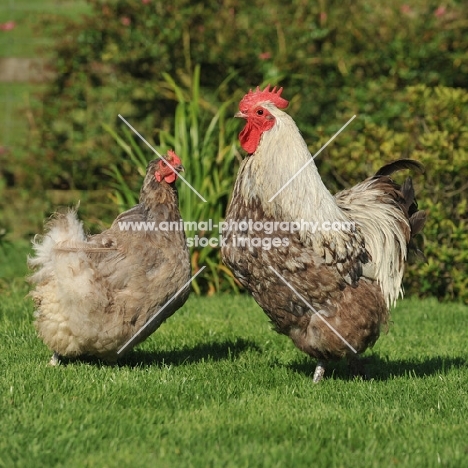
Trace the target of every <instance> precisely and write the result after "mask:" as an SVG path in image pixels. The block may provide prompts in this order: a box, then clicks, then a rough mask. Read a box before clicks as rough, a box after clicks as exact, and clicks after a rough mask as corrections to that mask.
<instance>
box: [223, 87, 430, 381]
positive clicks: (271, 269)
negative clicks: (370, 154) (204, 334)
mask: <svg viewBox="0 0 468 468" xmlns="http://www.w3.org/2000/svg"><path fill="white" fill-rule="evenodd" d="M281 92H282V88H281V89H279V90H276V88H274V89H273V90H270V87H269V86H268V87H267V88H266V89H265V90H263V91H261V90H260V89H259V88H257V89H256V90H255V91H250V92H249V93H248V94H246V95H245V96H244V98H243V99H242V100H241V102H240V105H239V109H240V112H238V113H237V114H236V117H240V118H243V119H245V120H246V125H245V127H244V129H243V130H242V132H241V133H240V135H239V138H240V143H241V145H242V147H243V149H244V150H245V151H246V152H247V153H248V157H247V158H246V159H244V161H243V162H242V164H241V167H240V169H239V173H238V176H237V180H236V183H235V186H234V190H233V194H232V197H231V201H230V203H229V206H228V209H227V213H226V220H225V223H224V229H223V247H222V257H223V260H224V262H225V263H226V264H227V265H228V266H229V267H230V268H231V270H232V271H233V272H234V274H235V276H236V278H238V280H239V281H240V282H241V283H242V285H243V286H244V287H245V288H247V289H248V290H249V291H250V292H251V294H252V296H253V297H254V299H255V300H256V301H257V303H258V304H259V305H260V307H261V308H262V309H263V310H264V311H265V313H266V314H267V315H268V317H269V318H270V320H271V321H272V323H273V325H274V327H275V329H276V330H277V331H278V332H279V333H281V334H284V335H287V336H289V337H290V338H291V339H292V341H293V342H294V344H295V345H296V346H297V347H298V348H299V349H300V350H302V351H304V352H305V353H307V354H308V355H310V356H311V357H313V358H315V359H317V360H318V364H317V367H316V369H315V373H314V382H318V381H320V380H321V379H322V377H323V374H324V372H325V364H326V362H327V361H329V360H336V359H340V358H348V360H349V363H350V365H351V366H354V365H355V364H357V360H356V357H357V355H358V354H360V353H362V352H364V351H365V350H366V348H368V347H369V346H372V345H373V344H374V343H375V341H376V340H377V339H378V337H379V334H380V330H381V327H382V325H385V324H386V323H387V321H388V317H389V308H390V306H391V305H393V304H394V303H395V301H396V299H397V298H398V296H399V295H400V294H402V286H401V283H402V277H403V272H404V264H405V260H406V259H407V255H408V251H409V250H410V249H411V247H412V243H411V242H412V241H411V239H412V238H413V237H414V236H415V235H416V234H417V233H418V232H419V231H420V230H421V229H422V227H423V225H424V222H425V217H426V215H425V213H424V212H422V211H418V210H417V204H416V201H415V198H414V190H413V187H412V182H411V179H410V178H408V179H407V180H406V181H405V182H404V184H403V185H402V186H399V185H397V184H396V183H395V182H394V181H393V180H392V179H391V178H390V177H389V176H390V175H391V174H392V173H393V172H394V171H397V170H400V169H404V168H405V169H406V168H407V169H415V170H417V171H418V172H423V167H422V165H421V164H420V163H418V162H416V161H412V160H399V161H395V162H392V163H389V164H387V165H386V166H384V167H383V168H382V169H380V170H379V171H378V172H377V173H376V174H375V175H374V176H373V177H370V178H368V179H366V180H365V181H364V182H362V183H360V184H358V185H356V186H355V187H353V188H351V189H349V190H345V191H343V192H340V193H338V194H336V195H335V196H332V195H331V194H330V192H329V191H328V190H327V188H326V187H325V185H324V184H323V182H322V180H321V178H320V175H319V173H318V171H317V168H316V166H315V164H314V162H313V158H312V156H311V154H310V152H309V150H308V148H307V145H306V143H305V141H304V140H303V138H302V137H301V135H300V132H299V130H298V128H297V126H296V124H295V123H294V121H293V119H292V118H291V117H290V116H289V115H287V114H286V113H285V112H283V111H282V110H281V109H284V108H285V107H287V105H288V101H287V100H285V99H284V98H282V97H281ZM356 369H357V367H356Z"/></svg>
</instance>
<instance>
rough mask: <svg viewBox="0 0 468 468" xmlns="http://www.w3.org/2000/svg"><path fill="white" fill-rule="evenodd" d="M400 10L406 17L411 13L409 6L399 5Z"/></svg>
mask: <svg viewBox="0 0 468 468" xmlns="http://www.w3.org/2000/svg"><path fill="white" fill-rule="evenodd" d="M400 10H401V12H402V13H405V14H406V15H409V14H410V13H411V7H410V6H409V5H401V8H400Z"/></svg>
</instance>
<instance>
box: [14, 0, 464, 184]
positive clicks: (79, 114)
mask: <svg viewBox="0 0 468 468" xmlns="http://www.w3.org/2000/svg"><path fill="white" fill-rule="evenodd" d="M89 3H90V4H91V6H92V8H93V14H92V15H89V16H86V17H84V19H83V20H81V21H79V22H78V21H69V22H67V23H65V24H62V25H61V26H60V28H57V39H58V41H57V46H56V50H55V56H56V60H55V66H56V69H57V75H56V79H55V80H54V82H53V83H52V85H51V86H50V87H49V88H48V89H47V91H46V93H45V94H44V96H43V105H42V106H41V111H40V112H39V110H36V111H35V113H34V115H35V120H34V121H35V122H36V125H37V126H38V128H37V132H38V139H37V141H36V144H35V145H34V146H35V149H34V151H33V157H31V158H30V161H28V164H24V163H23V164H21V166H20V167H14V168H13V167H12V166H11V164H9V171H10V172H12V171H13V170H19V172H24V171H27V172H28V177H29V179H31V178H32V179H33V181H34V182H35V183H36V184H38V185H39V186H44V187H46V188H50V187H51V188H67V187H71V188H78V189H94V188H98V187H101V186H102V179H103V178H104V177H105V174H104V171H103V168H106V167H108V166H109V165H110V164H111V163H113V162H116V161H118V160H119V156H122V153H121V152H119V151H117V150H116V148H115V146H114V145H113V142H112V140H111V139H110V138H109V135H107V134H103V132H102V127H101V123H102V122H104V123H107V124H108V125H114V124H115V123H116V122H117V114H118V113H121V114H123V115H125V116H126V117H127V118H129V119H131V120H132V122H134V124H135V125H137V126H138V128H139V130H140V131H141V132H144V133H145V135H150V134H151V132H153V131H154V129H155V128H159V129H160V128H163V129H168V128H170V127H171V125H172V123H173V119H174V112H175V108H176V106H177V105H178V98H177V96H175V95H174V92H173V89H172V87H171V86H170V85H169V84H168V82H167V80H166V79H165V78H164V74H169V75H170V76H172V77H173V78H175V79H177V80H178V81H179V82H182V83H184V84H185V85H187V84H188V83H189V82H190V79H191V78H190V77H191V76H192V74H193V70H194V68H195V65H201V70H202V74H201V81H200V84H201V89H200V92H201V94H202V95H203V96H204V98H205V99H211V98H213V97H214V93H215V91H217V97H218V98H219V99H220V101H221V102H226V101H228V100H229V99H231V98H232V96H233V95H235V93H236V92H238V90H239V89H240V90H242V91H244V92H245V90H247V89H248V88H249V87H251V86H257V85H259V84H261V83H263V82H266V81H269V82H271V83H272V84H275V83H277V82H279V81H281V84H282V85H283V86H284V87H285V89H286V90H287V97H288V98H289V99H291V102H292V106H291V110H292V112H293V113H294V115H295V118H296V120H297V121H298V122H302V125H301V128H302V130H303V131H304V132H305V133H306V134H309V135H311V134H312V129H313V128H314V127H315V126H316V125H319V124H320V125H324V126H325V127H327V128H328V127H330V128H336V126H337V125H338V123H337V122H339V121H341V120H343V116H345V115H349V114H350V113H358V114H359V115H361V116H362V117H365V118H366V119H369V120H370V121H372V122H375V123H377V124H385V125H393V124H394V122H395V120H398V117H399V116H400V114H401V110H402V106H403V104H402V103H401V92H402V90H403V89H404V87H405V86H408V85H414V84H418V83H424V84H427V85H430V86H436V85H443V86H462V87H463V86H466V83H467V82H468V79H467V78H468V76H467V75H468V67H467V66H466V63H467V61H466V56H467V53H468V52H467V51H468V34H467V28H468V26H467V24H466V21H465V18H466V16H467V12H468V10H467V9H468V5H466V4H465V3H460V2H456V1H454V0H452V1H449V2H446V4H445V5H446V6H444V7H443V8H442V9H440V8H437V6H438V5H436V4H435V3H433V2H427V1H426V0H416V1H414V2H411V7H409V6H408V5H407V4H406V2H404V1H403V0H395V1H393V2H391V3H390V4H388V5H382V2H379V1H378V0H358V1H355V0H346V1H344V2H338V1H330V2H327V3H324V2H304V1H303V0H293V1H292V2H289V3H288V2H286V3H285V2H280V1H279V0H269V1H268V3H267V4H266V3H265V2H264V1H263V0H256V1H254V2H251V1H246V0H223V1H221V2H219V1H216V2H215V1H210V2H204V3H203V4H202V3H193V2H189V1H188V0H175V1H174V2H142V1H141V0H112V1H110V0H89ZM266 5H267V7H266ZM62 21H63V20H62ZM53 25H54V18H53V17H51V20H50V24H49V27H51V26H53ZM226 25H229V27H226ZM226 76H231V79H230V80H228V81H224V80H225V77H226ZM221 83H222V86H220V84H221ZM214 157H215V156H214ZM37 175H40V178H38V177H37ZM33 181H31V180H30V181H29V182H28V183H29V185H33V183H32V182H33Z"/></svg>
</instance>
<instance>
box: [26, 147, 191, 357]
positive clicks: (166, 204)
mask: <svg viewBox="0 0 468 468" xmlns="http://www.w3.org/2000/svg"><path fill="white" fill-rule="evenodd" d="M181 170H183V167H182V165H181V161H180V159H179V157H178V156H177V155H176V154H175V153H174V152H173V151H169V152H168V155H167V156H166V157H165V158H163V159H157V160H154V161H151V162H150V163H149V164H148V167H147V172H146V177H145V179H144V182H143V187H142V189H141V192H140V200H139V204H138V205H136V206H135V207H133V208H132V209H130V210H128V211H126V212H124V213H122V214H120V215H119V216H118V217H117V218H116V220H115V221H114V222H113V223H112V226H111V227H110V228H109V229H107V230H105V231H104V232H102V233H101V234H97V235H92V236H87V235H86V234H85V233H84V231H83V226H82V223H81V222H80V221H79V220H78V218H77V215H76V211H75V210H69V211H68V213H66V214H56V215H55V216H53V217H52V219H51V220H50V222H49V223H48V226H47V232H46V234H45V235H44V236H43V237H42V238H40V239H38V238H36V239H34V241H33V247H34V250H35V256H34V257H32V258H29V259H28V263H29V266H30V267H31V268H32V269H34V270H35V272H34V273H33V274H32V275H31V276H30V278H29V281H30V282H31V283H33V284H34V285H35V287H34V289H33V290H32V291H31V293H30V295H31V296H32V298H33V300H34V302H35V306H36V311H35V327H36V329H37V331H38V334H39V336H40V338H42V340H43V341H44V343H45V344H46V345H47V346H48V347H49V348H50V349H51V350H52V351H54V355H53V356H52V359H51V364H57V363H58V362H59V357H60V356H65V357H78V356H83V355H91V356H96V357H98V358H101V359H103V360H106V361H109V362H113V361H116V360H117V358H119V357H121V356H122V355H123V354H124V352H126V351H128V350H129V349H131V348H132V347H133V346H135V345H136V344H138V343H140V342H141V341H143V340H144V339H146V338H147V337H148V336H149V335H151V333H153V332H154V331H155V330H156V329H157V328H158V327H159V326H160V325H161V324H162V322H163V321H164V320H166V319H167V318H168V317H169V316H171V315H172V314H173V313H174V312H175V311H176V310H177V309H179V308H180V307H181V306H182V305H183V304H184V303H185V301H186V300H187V297H188V295H189V282H190V260H189V253H188V249H187V246H186V239H185V234H184V231H183V230H180V231H178V230H176V231H174V230H172V231H167V230H164V231H163V230H157V226H158V225H159V223H160V222H175V223H177V224H179V223H180V213H179V208H178V196H177V190H176V187H175V181H176V179H177V174H178V172H177V171H181ZM152 225H153V226H154V227H155V228H154V229H153V226H152Z"/></svg>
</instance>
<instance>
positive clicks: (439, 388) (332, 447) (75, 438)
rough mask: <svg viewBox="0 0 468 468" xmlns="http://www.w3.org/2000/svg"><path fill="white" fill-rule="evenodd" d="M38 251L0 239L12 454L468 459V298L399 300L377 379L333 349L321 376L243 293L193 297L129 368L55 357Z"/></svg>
mask: <svg viewBox="0 0 468 468" xmlns="http://www.w3.org/2000/svg"><path fill="white" fill-rule="evenodd" d="M26 251H27V246H25V245H22V246H20V247H19V248H13V247H11V246H10V248H7V249H6V250H5V249H4V250H3V251H0V256H1V255H3V257H1V259H0V261H1V263H0V271H3V274H2V275H0V277H1V276H3V278H4V279H3V286H2V283H0V288H1V289H2V296H1V298H0V336H1V339H0V357H1V358H0V359H1V361H2V362H1V364H0V366H1V369H2V376H1V380H0V382H1V408H0V411H1V419H0V421H1V422H0V467H12V466H15V467H40V466H47V467H52V466H67V467H71V466H72V467H85V466H86V467H126V466H129V467H130V466H132V467H249V468H250V467H312V466H331V467H387V466H389V467H390V466H392V467H393V466H399V467H401V466H403V467H432V466H434V467H435V466H448V467H462V466H468V424H467V422H466V420H467V415H468V362H467V357H468V356H467V354H468V353H467V351H466V344H467V343H468V314H467V312H468V311H467V309H466V307H464V306H462V305H456V304H439V303H437V302H436V301H433V300H425V301H418V300H405V301H402V302H400V304H399V306H398V307H397V308H396V310H394V311H393V315H392V324H391V327H390V331H389V333H388V334H386V335H383V336H382V337H381V339H380V340H379V341H378V342H377V344H376V346H375V347H374V349H373V350H372V351H370V352H368V353H367V356H368V359H369V369H370V372H371V374H372V376H373V379H372V380H369V381H362V380H359V379H356V380H350V379H349V378H348V374H347V368H346V366H345V364H344V363H337V364H335V365H333V366H332V367H331V368H330V369H329V371H328V374H327V378H326V379H325V380H324V381H323V382H321V383H320V384H319V385H314V384H313V383H312V381H311V374H312V372H313V368H314V363H313V362H311V361H310V360H309V359H308V358H307V357H306V356H305V355H302V354H301V353H300V352H299V351H298V350H296V349H295V348H294V346H293V345H292V343H291V342H290V341H289V340H288V339H287V338H285V337H283V336H279V335H277V334H275V333H274V332H272V331H271V329H270V326H269V324H268V321H267V318H266V316H265V315H264V314H263V312H262V311H261V310H260V309H259V308H258V306H257V305H256V304H255V303H254V301H253V300H252V299H251V298H250V297H245V296H237V297H234V296H217V297H213V298H199V297H195V296H192V297H191V298H190V299H189V301H188V303H187V304H186V306H184V308H183V309H181V310H180V311H179V312H178V313H177V314H176V315H175V316H173V317H172V318H171V319H169V320H168V321H167V322H166V323H165V324H164V325H163V326H162V327H161V328H160V329H159V331H158V332H156V333H155V334H154V335H153V336H152V337H151V338H150V339H149V340H147V341H146V342H145V343H143V344H142V345H140V346H139V347H138V348H137V349H136V350H134V351H133V352H131V353H130V354H128V356H127V357H126V358H125V359H124V360H123V361H122V362H121V363H120V365H118V366H108V365H103V364H101V363H99V362H85V361H77V362H70V363H67V364H66V365H61V366H60V367H58V368H50V367H48V366H47V362H48V360H49V358H50V354H51V353H50V352H49V351H48V350H47V349H46V348H45V346H44V345H43V344H42V342H41V341H40V340H39V339H37V337H36V335H35V331H34V328H33V326H32V314H33V307H32V304H31V302H30V301H29V300H28V298H26V297H25V295H26V293H27V288H26V286H25V285H24V283H23V281H22V279H21V276H22V275H23V274H24V272H25V271H26V270H25V267H24V255H25V254H26ZM20 260H23V262H20ZM11 262H14V264H15V265H17V267H10V268H9V269H7V268H6V266H7V264H11ZM14 277H17V278H16V279H13V278H14ZM5 278H6V279H5Z"/></svg>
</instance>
